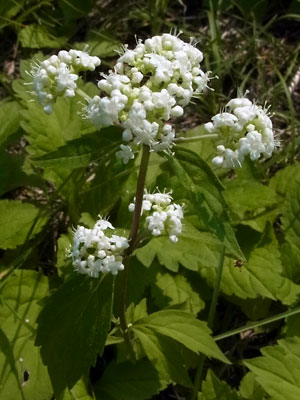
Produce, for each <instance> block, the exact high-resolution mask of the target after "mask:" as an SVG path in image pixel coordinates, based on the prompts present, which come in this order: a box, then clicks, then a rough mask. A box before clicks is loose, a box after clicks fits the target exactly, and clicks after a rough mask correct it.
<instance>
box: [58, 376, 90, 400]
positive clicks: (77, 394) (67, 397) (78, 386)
mask: <svg viewBox="0 0 300 400" xmlns="http://www.w3.org/2000/svg"><path fill="white" fill-rule="evenodd" d="M87 386H88V385H87V384H86V382H85V379H83V378H81V379H79V381H77V382H76V383H75V385H74V386H73V387H72V389H70V390H69V389H65V390H64V392H63V393H62V394H61V396H59V397H58V398H56V400H95V396H94V394H93V393H91V390H89V389H88V387H87Z"/></svg>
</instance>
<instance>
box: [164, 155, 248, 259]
mask: <svg viewBox="0 0 300 400" xmlns="http://www.w3.org/2000/svg"><path fill="white" fill-rule="evenodd" d="M175 155H176V157H170V156H168V161H169V163H170V165H171V167H172V169H173V171H174V173H175V174H176V175H177V177H178V179H179V182H180V184H181V185H182V186H183V187H184V188H185V190H186V192H187V196H188V198H189V200H190V201H191V203H192V204H193V206H194V208H195V212H196V213H197V215H198V217H199V218H200V220H203V222H204V223H205V224H206V226H207V229H208V230H209V231H210V232H212V233H214V234H215V235H216V236H217V237H218V239H219V240H221V241H222V242H224V244H225V246H226V249H227V251H228V252H229V253H230V254H231V255H232V256H234V257H235V258H239V259H245V257H244V255H243V253H242V251H241V249H240V247H239V244H238V242H237V240H236V237H235V235H234V232H233V229H232V227H231V225H230V222H229V217H228V215H227V211H226V208H227V205H226V202H225V200H224V198H223V195H222V193H221V191H222V189H223V186H222V184H221V183H220V181H219V179H218V178H217V177H216V175H215V174H214V173H213V171H212V170H211V169H210V167H209V165H208V164H207V163H206V162H205V161H204V160H202V159H201V158H200V157H199V156H198V155H197V154H196V153H194V152H192V151H190V150H187V149H183V148H180V147H177V148H176V152H175Z"/></svg>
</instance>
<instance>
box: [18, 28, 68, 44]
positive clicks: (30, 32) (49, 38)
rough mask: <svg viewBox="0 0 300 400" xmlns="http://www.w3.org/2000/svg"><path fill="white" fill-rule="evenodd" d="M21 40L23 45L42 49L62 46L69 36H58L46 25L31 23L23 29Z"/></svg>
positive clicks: (20, 34) (20, 35)
mask: <svg viewBox="0 0 300 400" xmlns="http://www.w3.org/2000/svg"><path fill="white" fill-rule="evenodd" d="M19 40H20V42H21V44H22V46H23V47H29V48H31V49H40V48H43V47H49V48H60V47H61V46H63V45H64V44H65V43H66V41H67V38H65V37H60V38H58V37H56V36H55V35H52V34H51V33H50V32H49V31H48V30H47V29H46V28H45V27H44V26H41V25H36V24H31V25H27V26H26V27H25V28H23V29H21V31H20V33H19Z"/></svg>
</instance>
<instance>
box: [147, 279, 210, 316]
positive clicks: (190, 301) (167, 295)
mask: <svg viewBox="0 0 300 400" xmlns="http://www.w3.org/2000/svg"><path fill="white" fill-rule="evenodd" d="M151 291H152V295H153V298H154V299H155V302H156V304H157V305H158V306H159V307H160V308H165V307H166V306H172V305H176V304H181V303H185V308H186V311H187V312H191V313H192V314H195V315H197V314H198V312H199V311H200V310H202V309H203V308H204V307H205V303H204V301H203V300H202V299H201V298H200V296H199V294H198V293H197V292H196V291H194V290H193V288H192V286H191V284H190V283H189V282H188V281H187V279H186V278H185V277H184V276H182V275H176V276H172V275H170V274H168V273H166V274H161V273H159V274H158V275H157V280H156V282H155V285H152V290H151Z"/></svg>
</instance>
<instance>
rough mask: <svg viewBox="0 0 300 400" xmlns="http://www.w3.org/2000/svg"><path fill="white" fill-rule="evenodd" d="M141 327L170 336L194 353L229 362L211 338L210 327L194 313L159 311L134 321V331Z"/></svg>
mask: <svg viewBox="0 0 300 400" xmlns="http://www.w3.org/2000/svg"><path fill="white" fill-rule="evenodd" d="M141 328H142V329H143V328H147V329H151V330H153V331H154V332H156V333H159V334H161V335H164V336H167V337H170V338H172V339H173V340H175V341H177V342H179V343H180V344H182V345H184V346H185V347H187V348H188V349H189V350H191V351H193V352H194V353H203V354H205V355H206V356H208V357H214V358H217V359H218V360H221V361H223V362H225V363H228V360H227V358H226V357H225V356H224V355H223V353H222V352H221V351H220V350H219V348H218V347H217V345H216V344H215V342H214V341H213V339H212V338H211V336H210V330H209V328H208V327H207V326H206V324H205V323H204V322H202V321H199V320H198V319H196V318H195V317H194V315H193V314H190V313H187V312H185V311H178V310H162V311H158V312H155V313H153V314H150V315H149V316H148V317H146V318H142V319H140V320H138V321H136V322H135V323H134V325H133V330H134V331H136V330H139V329H141Z"/></svg>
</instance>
